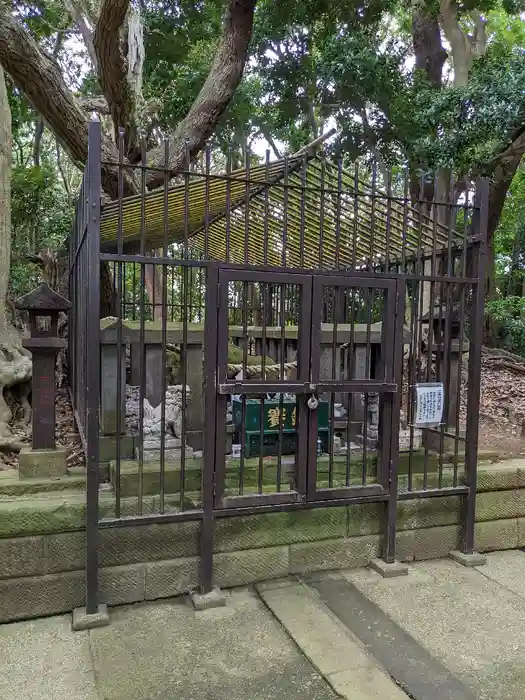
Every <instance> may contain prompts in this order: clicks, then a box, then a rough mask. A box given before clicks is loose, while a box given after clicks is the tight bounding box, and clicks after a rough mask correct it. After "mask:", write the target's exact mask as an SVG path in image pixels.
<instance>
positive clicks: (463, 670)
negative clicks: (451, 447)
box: [0, 551, 525, 700]
mask: <svg viewBox="0 0 525 700" xmlns="http://www.w3.org/2000/svg"><path fill="white" fill-rule="evenodd" d="M110 619H111V624H110V626H109V627H106V628H101V629H96V630H92V631H90V632H80V633H73V632H71V619H70V616H62V617H54V618H47V619H42V620H34V621H29V622H21V623H15V624H9V625H3V626H0V658H1V659H2V673H0V698H1V699H2V700H4V699H5V700H51V699H52V700H274V699H275V700H277V698H279V699H281V698H286V700H336V698H346V699H348V700H350V699H351V700H407V698H408V697H410V698H412V699H413V700H449V699H453V700H523V698H525V662H524V660H523V659H524V650H525V553H523V552H521V551H509V552H500V553H495V554H492V555H489V561H488V564H487V566H485V567H480V568H479V569H465V568H463V567H461V566H459V565H458V564H456V563H454V562H452V561H449V560H440V561H434V562H422V563H417V564H414V565H411V566H410V570H409V575H408V576H407V577H402V578H397V579H382V578H381V577H380V576H379V575H378V574H376V573H374V572H371V571H369V570H364V569H361V570H354V571H349V572H333V573H326V574H320V575H316V576H310V577H305V578H304V579H303V580H301V581H298V580H295V579H287V580H284V581H279V582H270V583H266V584H260V585H258V586H257V591H254V590H248V589H239V590H235V591H232V592H230V595H229V598H228V604H227V606H226V607H225V608H218V609H215V610H208V611H204V612H199V613H195V612H194V611H193V610H192V609H191V608H190V607H189V606H188V605H187V603H186V602H185V601H184V600H182V599H175V600H170V601H165V602H162V603H157V604H143V605H135V606H126V607H120V608H113V609H112V610H111V612H110Z"/></svg>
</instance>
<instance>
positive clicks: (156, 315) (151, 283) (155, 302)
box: [144, 265, 167, 321]
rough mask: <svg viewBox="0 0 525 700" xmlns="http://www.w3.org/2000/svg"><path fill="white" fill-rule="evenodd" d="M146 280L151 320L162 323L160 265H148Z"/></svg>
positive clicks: (146, 267)
mask: <svg viewBox="0 0 525 700" xmlns="http://www.w3.org/2000/svg"><path fill="white" fill-rule="evenodd" d="M144 279H145V282H146V291H147V293H148V300H149V303H150V304H151V318H152V319H153V320H154V321H162V267H161V266H160V265H146V266H145V270H144ZM166 312H167V310H166Z"/></svg>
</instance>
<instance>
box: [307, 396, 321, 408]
mask: <svg viewBox="0 0 525 700" xmlns="http://www.w3.org/2000/svg"><path fill="white" fill-rule="evenodd" d="M307 404H308V408H309V409H310V411H315V409H316V408H317V407H318V406H319V400H318V398H317V396H316V395H315V394H312V395H311V396H310V398H309V399H308V401H307Z"/></svg>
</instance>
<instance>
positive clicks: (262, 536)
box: [213, 506, 347, 552]
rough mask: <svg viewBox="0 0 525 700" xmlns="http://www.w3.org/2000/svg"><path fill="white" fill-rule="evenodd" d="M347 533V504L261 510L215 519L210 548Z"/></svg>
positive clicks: (248, 546) (230, 548)
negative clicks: (281, 511)
mask: <svg viewBox="0 0 525 700" xmlns="http://www.w3.org/2000/svg"><path fill="white" fill-rule="evenodd" d="M346 532H347V512H346V507H344V506H342V507H334V508H313V509H311V510H299V511H295V512H289V513H264V514H260V515H249V516H245V517H239V518H219V519H217V521H216V522H215V533H214V541H213V549H214V551H215V552H231V551H236V550H239V549H253V548H255V547H266V546H268V547H271V546H277V545H283V544H295V543H298V542H311V541H315V540H324V539H327V540H328V539H336V538H341V537H345V535H346Z"/></svg>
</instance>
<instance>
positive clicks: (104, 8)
mask: <svg viewBox="0 0 525 700" xmlns="http://www.w3.org/2000/svg"><path fill="white" fill-rule="evenodd" d="M129 9H130V0H103V2H102V5H101V8H100V14H99V16H98V20H97V26H96V28H95V35H94V37H93V44H94V47H95V53H96V56H97V61H98V78H99V80H100V86H101V88H102V92H103V93H104V96H105V98H106V100H107V103H108V105H109V111H110V114H111V118H112V120H113V126H114V129H115V134H118V130H119V129H120V128H122V129H124V144H125V150H126V153H128V152H129V150H130V147H132V146H133V145H134V144H135V140H136V123H135V118H134V100H133V94H132V91H131V89H130V83H129V81H128V57H127V55H126V54H125V53H124V50H123V49H124V42H123V36H124V26H125V24H126V17H127V14H128V11H129Z"/></svg>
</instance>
